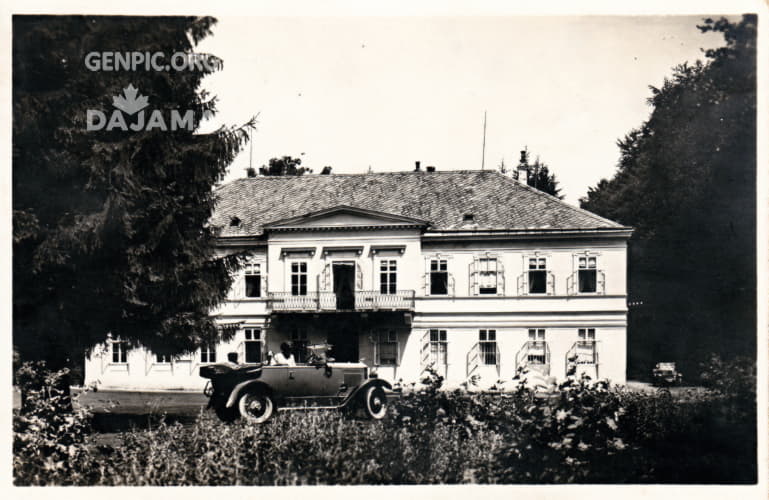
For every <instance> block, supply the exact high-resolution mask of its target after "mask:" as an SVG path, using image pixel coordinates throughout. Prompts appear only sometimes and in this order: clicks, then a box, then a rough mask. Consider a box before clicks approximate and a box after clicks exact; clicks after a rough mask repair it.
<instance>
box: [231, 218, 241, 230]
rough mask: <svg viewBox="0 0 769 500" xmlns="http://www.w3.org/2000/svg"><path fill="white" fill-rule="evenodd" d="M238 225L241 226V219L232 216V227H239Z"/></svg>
mask: <svg viewBox="0 0 769 500" xmlns="http://www.w3.org/2000/svg"><path fill="white" fill-rule="evenodd" d="M238 226H240V219H239V218H237V217H235V216H232V217H230V227H238Z"/></svg>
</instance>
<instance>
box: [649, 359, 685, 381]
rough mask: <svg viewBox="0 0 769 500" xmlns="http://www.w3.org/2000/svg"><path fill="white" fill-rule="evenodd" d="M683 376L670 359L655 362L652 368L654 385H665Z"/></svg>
mask: <svg viewBox="0 0 769 500" xmlns="http://www.w3.org/2000/svg"><path fill="white" fill-rule="evenodd" d="M682 378H683V376H682V375H681V373H680V372H679V371H677V370H676V364H675V363H673V362H670V361H665V362H661V363H657V364H656V365H655V366H654V369H653V370H652V379H653V381H654V385H656V386H659V387H665V386H669V385H675V384H678V383H680V382H681V379H682Z"/></svg>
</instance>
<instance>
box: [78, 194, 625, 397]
mask: <svg viewBox="0 0 769 500" xmlns="http://www.w3.org/2000/svg"><path fill="white" fill-rule="evenodd" d="M428 224H429V221H422V220H418V219H411V218H407V217H402V216H400V215H397V214H386V213H378V212H374V211H371V210H361V209H358V208H354V207H345V206H341V207H330V208H329V209H327V210H322V211H318V212H316V213H313V214H307V215H305V216H301V217H294V218H291V219H285V220H283V221H280V222H278V223H272V224H266V225H265V226H264V233H263V234H262V235H260V236H258V237H247V236H244V237H237V238H228V239H222V245H221V251H222V252H240V251H244V250H245V251H248V252H250V254H251V261H250V262H251V263H252V264H254V266H248V269H245V270H243V271H242V272H241V274H240V275H239V276H238V277H237V279H236V280H235V283H234V286H233V289H232V290H231V292H230V295H229V299H228V300H227V302H225V303H224V304H222V305H221V306H220V307H219V309H218V310H216V311H212V314H214V315H215V316H216V318H217V321H219V322H221V323H225V324H238V325H239V326H238V332H237V334H236V335H235V338H234V339H233V340H232V341H231V342H229V343H227V344H220V345H218V346H215V356H212V354H211V352H210V351H206V352H203V353H202V352H196V353H193V354H190V355H189V356H182V357H179V358H176V359H172V360H163V359H160V360H159V359H158V358H157V357H156V356H154V355H152V354H151V353H147V352H144V351H141V350H134V351H131V352H128V353H125V354H123V353H122V352H121V350H120V344H119V343H116V342H114V341H113V340H111V339H110V340H109V341H108V342H107V343H106V344H105V346H103V348H102V349H97V350H96V351H95V352H94V354H93V355H92V356H91V357H90V359H88V360H87V361H86V383H93V382H98V383H99V384H100V385H101V387H104V388H119V389H182V390H201V389H202V388H203V386H204V385H205V380H204V379H202V378H200V377H199V376H198V369H199V367H200V366H201V365H203V364H205V363H209V362H213V361H219V362H220V361H224V360H226V358H227V353H230V352H236V353H238V357H239V360H240V361H241V362H243V361H246V362H249V361H257V360H259V359H261V360H264V359H265V356H266V354H267V353H268V352H269V351H272V352H278V351H279V346H280V344H281V342H284V341H287V340H294V343H295V344H297V345H298V344H300V343H301V342H307V343H310V344H313V343H322V342H330V343H332V344H335V353H336V354H337V360H338V361H352V360H358V359H360V360H362V361H363V362H364V363H366V364H367V365H369V366H370V367H372V368H375V369H376V370H377V372H378V374H379V376H380V377H381V378H384V379H386V380H388V381H391V382H395V381H398V380H402V381H403V382H404V383H409V382H416V381H418V380H419V378H420V376H421V374H422V373H423V371H424V369H425V368H426V367H427V366H428V365H431V366H433V367H434V368H435V369H436V370H437V371H439V372H440V373H443V374H444V375H445V377H446V385H447V386H449V387H455V386H459V385H460V384H462V383H464V382H466V381H468V380H470V379H473V380H475V381H476V382H477V387H479V388H485V387H489V386H491V385H493V384H495V383H497V381H499V380H502V381H504V385H506V386H508V387H509V386H512V385H513V384H514V382H513V381H512V377H513V376H514V375H515V373H516V370H517V369H519V368H521V367H523V366H527V367H529V368H530V369H535V370H538V371H540V372H542V373H544V374H545V375H548V376H553V377H555V378H556V379H563V378H564V377H565V376H566V372H567V369H568V367H569V366H570V364H572V365H575V366H576V369H577V370H578V371H584V372H586V373H588V374H589V375H590V376H591V377H593V378H600V379H610V380H611V381H612V382H614V383H619V384H622V383H624V382H625V372H626V348H627V344H626V327H627V307H626V299H627V297H626V290H627V276H626V262H627V255H626V252H627V238H628V237H629V234H630V231H629V229H628V228H620V227H617V228H616V229H615V228H611V229H610V230H594V231H591V230H584V229H579V230H547V229H530V230H525V229H520V230H507V231H500V230H497V231H483V230H477V229H476V228H473V227H470V226H468V228H467V229H466V230H462V229H458V230H454V231H440V230H431V229H429V226H428ZM247 273H248V276H249V277H247ZM302 276H304V278H303V277H302ZM257 282H258V288H259V290H258V296H251V297H249V296H247V295H257V292H256V287H257V285H256V283H257ZM433 282H435V283H433ZM444 284H445V286H444ZM249 287H250V288H249ZM444 288H445V292H446V293H439V292H443V291H444V290H443V289H444ZM248 291H250V293H247V292H248ZM333 355H334V353H332V356H333ZM339 356H342V357H348V358H349V357H354V358H356V359H339ZM247 358H251V359H247Z"/></svg>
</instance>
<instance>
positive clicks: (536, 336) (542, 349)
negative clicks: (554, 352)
mask: <svg viewBox="0 0 769 500" xmlns="http://www.w3.org/2000/svg"><path fill="white" fill-rule="evenodd" d="M546 349H547V348H546V346H545V329H544V328H529V349H528V355H527V361H528V362H529V363H530V364H533V365H544V364H546V363H547V352H546Z"/></svg>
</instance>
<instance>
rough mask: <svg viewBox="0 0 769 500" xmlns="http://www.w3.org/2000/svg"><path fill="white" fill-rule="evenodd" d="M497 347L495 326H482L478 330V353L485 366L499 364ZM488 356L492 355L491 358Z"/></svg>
mask: <svg viewBox="0 0 769 500" xmlns="http://www.w3.org/2000/svg"><path fill="white" fill-rule="evenodd" d="M492 337H493V338H492ZM497 348H498V344H497V330H496V329H495V328H482V329H480V330H478V355H479V358H480V359H481V364H482V365H483V366H496V365H498V364H499V359H497ZM488 356H491V358H489V357H488ZM489 359H491V362H489Z"/></svg>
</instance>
